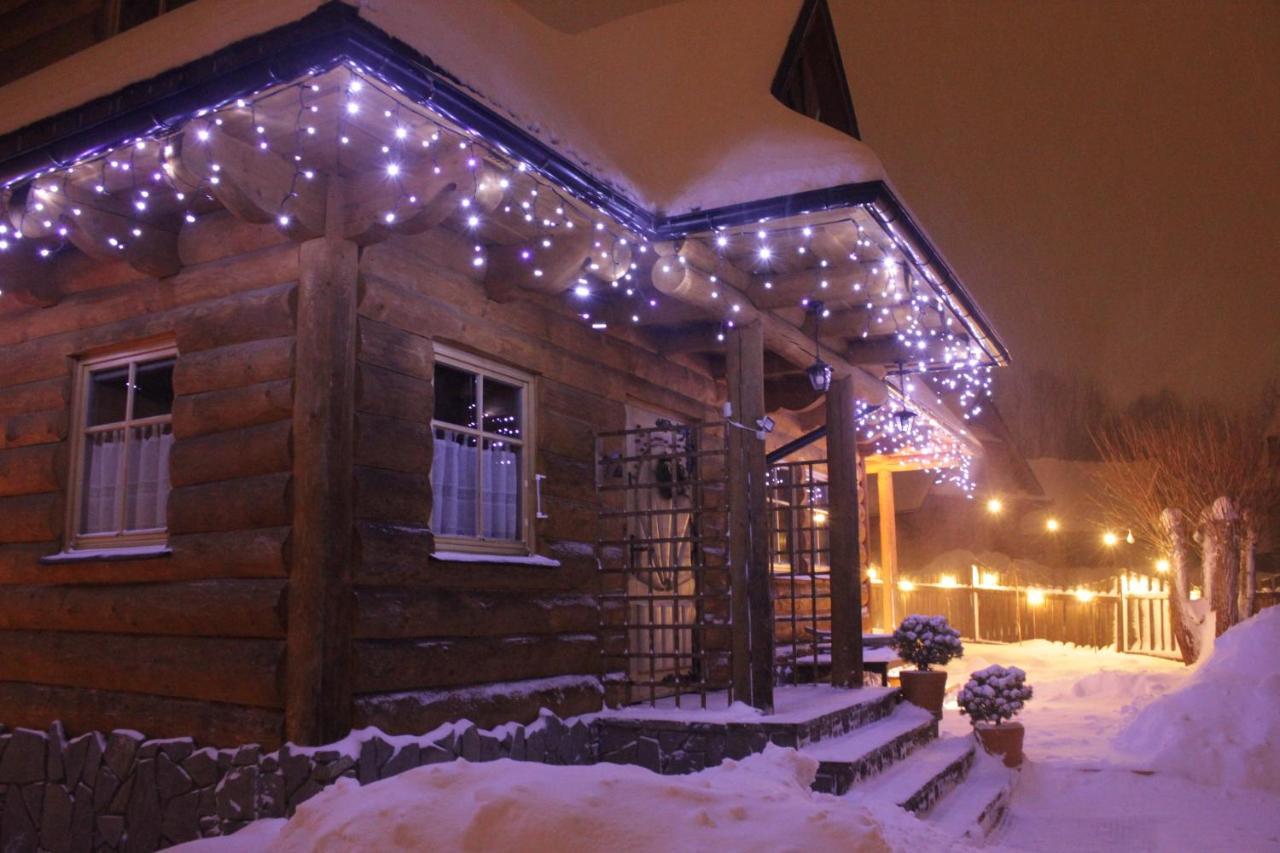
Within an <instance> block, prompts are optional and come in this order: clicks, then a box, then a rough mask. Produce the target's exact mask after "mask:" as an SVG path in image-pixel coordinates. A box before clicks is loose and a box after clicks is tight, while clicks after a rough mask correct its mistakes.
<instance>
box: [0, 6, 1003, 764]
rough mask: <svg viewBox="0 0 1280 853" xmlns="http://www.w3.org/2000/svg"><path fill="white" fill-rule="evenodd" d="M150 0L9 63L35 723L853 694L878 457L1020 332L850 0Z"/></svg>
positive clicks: (8, 646) (11, 478) (19, 576)
mask: <svg viewBox="0 0 1280 853" xmlns="http://www.w3.org/2000/svg"><path fill="white" fill-rule="evenodd" d="M28 5H30V4H28ZM107 6H108V7H111V8H114V9H115V11H116V14H117V16H118V14H119V8H118V7H119V4H118V3H116V4H107ZM178 6H180V7H181V8H174V9H173V11H166V9H167V8H169V7H178ZM154 11H162V12H165V14H161V15H159V16H157V17H154V19H153V20H150V21H147V22H146V23H142V24H140V25H138V26H134V27H132V28H128V29H127V31H122V32H119V34H117V35H114V36H112V37H111V38H108V39H106V40H104V41H101V42H100V43H97V44H80V43H76V44H75V46H74V48H73V49H74V52H72V53H70V55H67V56H65V57H64V58H61V59H59V60H58V61H56V62H54V63H53V64H50V65H48V66H46V67H43V68H40V69H39V70H34V71H32V72H31V73H29V74H26V75H25V76H22V77H20V78H18V79H16V80H13V81H11V82H8V83H7V84H6V85H4V86H3V87H0V184H2V185H3V188H4V190H3V198H2V203H3V208H4V209H3V219H2V222H3V224H0V585H3V592H2V593H0V648H2V649H3V653H2V654H0V721H3V722H4V723H5V724H6V725H10V726H13V725H24V726H36V727H44V726H47V725H48V724H49V722H50V721H52V720H54V719H59V720H62V721H64V723H65V725H66V727H67V729H68V730H69V731H72V732H76V731H87V730H92V729H98V730H108V729H111V728H115V727H128V728H133V729H138V730H141V731H143V732H146V733H147V734H148V735H151V736H154V737H165V736H193V737H195V738H196V739H197V741H199V742H202V743H209V744H215V745H219V746H228V745H234V744H239V743H246V742H257V743H261V744H264V745H267V746H268V747H270V746H273V745H277V744H279V743H281V742H284V741H286V740H287V741H292V742H296V743H320V742H325V741H328V740H332V739H335V738H338V737H341V736H342V735H344V734H345V733H346V732H347V731H349V730H350V729H351V728H352V727H354V726H367V725H376V726H379V727H381V728H382V729H384V730H386V731H389V732H421V731H426V730H427V729H429V728H430V727H432V726H433V725H435V724H437V723H438V722H440V721H443V720H450V719H457V718H460V717H464V716H466V717H470V718H471V719H473V720H476V721H477V722H481V723H487V724H493V723H497V722H501V721H504V720H518V721H523V720H528V719H530V718H532V717H533V716H535V715H536V713H537V710H538V709H539V708H540V707H548V708H551V709H552V710H554V711H555V712H557V713H559V714H561V715H571V714H578V713H584V712H589V711H593V710H596V709H598V708H600V707H601V705H602V703H604V702H610V703H619V702H628V701H644V700H648V701H653V700H654V699H655V698H656V697H659V696H668V695H670V694H672V693H674V694H675V695H676V697H677V699H678V698H679V696H680V694H681V693H689V694H695V695H696V696H697V697H698V698H699V700H700V701H706V698H707V697H708V696H710V695H724V696H728V697H730V698H736V699H741V700H743V701H746V702H749V703H751V704H754V705H756V706H758V707H761V708H768V707H770V705H771V703H772V693H773V688H774V685H775V684H780V683H783V682H784V681H785V680H787V679H793V678H798V677H800V675H799V673H800V672H801V670H805V669H806V667H807V669H808V670H809V677H811V678H818V679H824V680H828V679H829V680H830V681H831V682H832V683H834V684H836V685H840V686H847V687H856V686H858V685H860V684H861V677H862V675H861V671H862V663H863V661H862V647H861V636H862V620H863V610H864V608H863V606H862V604H861V602H860V599H861V598H862V596H861V595H860V593H859V589H860V586H861V583H860V581H861V580H862V578H863V567H865V566H866V565H867V563H868V560H867V555H866V546H867V529H866V527H867V524H866V519H867V512H866V497H867V482H868V479H867V478H868V476H869V475H870V476H874V477H876V478H877V480H878V482H879V485H878V490H879V497H880V505H881V507H882V508H883V507H885V506H886V505H887V506H889V507H892V472H894V471H906V470H927V471H930V472H933V473H934V474H935V476H936V477H938V478H940V479H942V480H945V481H947V482H949V483H954V484H956V485H954V486H953V488H961V489H962V488H964V487H965V485H966V484H967V481H968V478H969V476H970V475H971V471H972V464H973V462H974V460H975V457H976V456H977V455H978V454H979V452H980V448H979V446H978V443H977V442H976V441H975V440H974V438H973V436H972V434H971V433H970V431H969V429H968V428H967V426H966V424H967V418H968V417H969V416H970V415H971V414H972V413H973V412H974V411H975V410H977V409H979V408H980V407H981V405H982V402H983V400H984V399H985V397H986V394H987V393H988V389H989V383H990V373H991V371H992V369H993V368H995V367H998V366H1000V365H1003V364H1004V363H1005V362H1006V361H1007V357H1008V356H1007V352H1006V350H1005V348H1004V346H1003V344H1002V343H1001V342H1000V339H999V337H998V335H997V334H996V332H995V331H994V330H993V328H992V327H991V324H990V323H989V322H988V321H987V320H986V318H985V317H984V316H983V314H982V312H981V310H980V309H979V307H978V306H977V304H976V303H975V301H974V299H973V297H972V296H971V295H970V293H969V292H968V290H966V288H965V287H964V285H963V284H962V283H961V281H960V280H959V278H958V277H957V275H956V273H955V272H954V270H953V269H952V268H951V267H950V266H948V264H947V263H946V261H945V260H944V258H943V257H942V255H941V254H940V252H939V250H938V248H937V247H936V246H935V245H934V244H933V243H932V242H931V241H930V240H929V238H928V236H927V235H926V234H925V232H924V230H923V229H922V228H921V226H920V225H919V223H918V222H917V221H916V220H915V219H914V218H913V217H912V215H911V213H910V212H909V210H908V208H907V207H906V205H905V204H904V203H903V201H902V199H901V198H900V197H899V195H898V194H897V193H896V192H895V190H894V189H893V187H892V184H891V183H890V182H889V181H888V178H887V176H886V175H885V173H884V169H883V167H882V166H881V164H880V161H879V160H878V159H877V157H876V155H875V154H874V153H873V152H872V151H871V150H870V148H869V147H868V146H866V145H865V144H864V143H863V142H862V141H861V140H860V138H859V129H858V125H857V122H856V118H855V114H854V108H853V101H852V98H851V95H850V91H849V86H848V84H847V82H846V80H845V74H844V70H843V67H842V65H841V61H840V54H839V47H838V45H837V44H836V42H835V36H834V29H833V27H832V23H831V18H830V12H829V11H828V9H827V7H826V4H825V3H824V2H822V0H803V2H802V0H794V2H773V0H758V1H757V2H752V3H751V9H750V10H749V13H746V12H743V11H742V10H741V4H739V3H737V2H734V3H730V2H728V0H715V2H708V3H675V4H669V5H665V6H660V7H658V8H655V9H650V10H648V11H644V12H641V13H637V14H634V15H631V16H628V17H626V18H623V19H620V20H616V21H611V22H606V23H604V24H600V25H598V26H594V27H590V28H588V29H585V30H582V31H580V32H565V31H562V30H560V29H557V28H555V27H552V26H549V25H548V24H545V23H543V22H542V21H540V20H539V19H537V18H536V17H534V16H533V15H532V14H530V13H529V12H528V11H526V9H525V8H524V7H523V6H517V5H511V4H508V3H502V2H498V0H484V2H474V3H467V4H458V3H449V2H439V0H422V2H414V3H409V2H404V3H352V2H317V0H281V2H276V3H271V4H264V3H258V2H252V1H251V0H197V2H193V3H187V4H182V3H170V4H168V7H166V5H165V4H160V5H158V6H157V8H156V10H154ZM144 17H146V16H144ZM115 29H117V30H125V29H126V28H124V27H121V26H120V25H119V22H118V21H117V23H116V26H115ZM113 31H114V30H113ZM886 502H887V503H886ZM887 512H888V515H889V518H890V523H891V519H892V515H893V513H892V510H891V509H890V510H888V511H887ZM883 515H884V512H883V511H882V518H883ZM883 524H884V522H883V521H882V535H885V536H891V535H892V532H891V530H890V531H888V532H886V531H885V529H884V528H883ZM890 580H892V579H890ZM867 606H868V607H869V608H871V609H873V610H874V608H876V607H879V606H881V605H880V604H879V603H877V602H870V603H868V604H867ZM823 637H828V638H829V639H828V640H825V641H824V640H822V639H821V638H823ZM717 691H719V692H718V693H717Z"/></svg>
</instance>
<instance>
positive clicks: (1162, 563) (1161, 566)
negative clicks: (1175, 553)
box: [1156, 557, 1169, 575]
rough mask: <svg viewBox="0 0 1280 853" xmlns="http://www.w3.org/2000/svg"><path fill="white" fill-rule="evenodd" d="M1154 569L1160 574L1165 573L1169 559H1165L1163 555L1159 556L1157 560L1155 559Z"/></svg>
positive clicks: (1167, 570)
mask: <svg viewBox="0 0 1280 853" xmlns="http://www.w3.org/2000/svg"><path fill="white" fill-rule="evenodd" d="M1156 571H1157V572H1159V573H1160V574H1162V575H1163V574H1167V573H1168V572H1169V561H1168V560H1166V559H1165V558H1164V557H1161V558H1160V559H1159V560H1156Z"/></svg>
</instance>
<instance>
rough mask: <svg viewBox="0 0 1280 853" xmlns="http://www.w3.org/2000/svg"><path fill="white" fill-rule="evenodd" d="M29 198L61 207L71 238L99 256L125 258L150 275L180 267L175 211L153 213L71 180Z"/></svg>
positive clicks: (167, 273) (48, 206)
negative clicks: (64, 186) (60, 189)
mask: <svg viewBox="0 0 1280 853" xmlns="http://www.w3.org/2000/svg"><path fill="white" fill-rule="evenodd" d="M31 199H32V200H35V201H37V202H39V201H43V203H44V204H45V208H46V209H47V210H48V209H52V210H55V211H57V213H58V216H59V218H60V220H61V221H62V222H63V223H64V224H65V225H66V226H67V227H68V229H69V234H68V239H70V241H71V243H72V244H73V245H74V246H75V247H76V248H77V249H79V250H80V251H82V252H84V253H85V254H86V255H88V256H89V257H91V258H94V259H95V260H100V261H120V260H124V261H125V262H126V263H128V264H129V265H130V266H132V267H133V268H134V269H136V270H138V271H139V272H141V273H144V274H146V275H153V276H156V277H157V278H164V277H167V276H171V275H174V274H176V273H177V272H178V270H180V269H182V261H181V260H180V259H179V257H178V231H179V230H180V229H181V225H180V221H179V219H178V217H177V216H176V215H175V214H172V213H168V214H159V215H153V214H149V213H147V212H146V211H141V210H138V209H136V208H133V207H131V202H128V201H125V200H123V199H120V198H117V197H115V196H111V195H106V194H91V193H86V192H85V191H84V190H82V189H80V188H78V187H76V186H74V185H70V184H68V185H67V187H66V188H65V189H63V190H62V191H60V192H51V193H45V192H42V191H41V190H39V189H37V190H35V191H34V192H33V193H32V195H31Z"/></svg>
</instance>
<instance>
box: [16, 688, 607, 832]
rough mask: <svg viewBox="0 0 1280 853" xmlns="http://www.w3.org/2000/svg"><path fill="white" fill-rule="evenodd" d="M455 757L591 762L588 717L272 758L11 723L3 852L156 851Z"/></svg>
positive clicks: (355, 741) (371, 739)
mask: <svg viewBox="0 0 1280 853" xmlns="http://www.w3.org/2000/svg"><path fill="white" fill-rule="evenodd" d="M457 758H464V759H466V760H468V761H493V760H496V759H499V758H512V759H515V760H519V761H537V762H542V763H546V764H591V763H594V762H595V761H596V759H597V750H596V736H595V732H594V731H593V728H592V726H591V724H590V723H588V722H585V721H581V720H579V721H570V722H567V723H566V722H565V721H563V720H561V719H560V718H559V717H557V716H555V715H554V714H552V713H550V712H549V711H544V712H543V713H542V715H541V716H540V717H539V719H538V720H537V721H535V722H533V723H530V724H529V725H527V726H526V725H518V724H509V725H506V726H501V727H499V728H497V729H493V730H483V729H480V728H478V727H476V726H474V725H472V724H471V723H468V722H465V721H464V722H461V723H455V724H450V725H446V726H441V727H440V728H438V729H436V730H435V731H433V732H431V733H429V734H426V735H422V736H420V737H417V736H404V735H384V734H383V733H382V732H380V731H379V730H377V729H362V730H359V731H355V732H352V733H351V735H350V736H348V737H347V738H346V739H345V740H342V741H340V742H338V743H335V744H331V745H328V746H324V747H318V748H301V747H294V746H291V745H288V744H286V745H285V746H284V747H282V748H281V749H280V750H278V751H276V752H271V753H263V752H262V750H261V748H259V747H258V746H256V745H249V746H241V747H237V748H235V749H213V748H209V747H206V748H202V749H196V748H195V744H194V743H193V742H192V741H191V740H190V739H189V738H180V739H172V740H147V739H146V738H144V737H143V735H141V734H139V733H138V732H133V731H124V730H120V731H114V732H111V733H110V734H107V735H103V734H101V733H99V732H90V733H88V734H84V735H80V736H79V737H75V738H71V739H70V740H68V739H67V737H66V735H65V733H64V731H63V728H62V725H61V724H60V723H54V724H53V725H52V726H50V727H49V730H48V731H43V732H42V731H36V730H33V729H16V730H14V731H12V732H2V733H0V851H3V853H25V851H37V850H47V851H51V853H72V851H75V853H79V851H91V850H92V851H99V850H120V851H130V852H131V853H132V851H139V853H141V851H151V850H156V849H158V848H161V847H166V846H168V845H171V844H177V843H179V842H183V841H191V840H193V839H196V838H201V837H208V836H214V835H225V834H227V833H231V832H234V831H235V830H237V829H239V828H240V827H242V826H244V825H245V824H246V823H248V822H249V821H251V820H255V819H257V818H267V817H286V816H288V815H291V814H293V811H294V809H296V808H297V807H298V804H299V803H301V802H303V801H305V800H306V799H307V798H309V797H311V796H313V795H315V794H316V793H318V792H319V791H321V790H322V789H323V788H324V787H325V786H326V785H329V784H331V783H333V782H334V780H336V779H338V778H339V777H342V776H347V777H351V778H354V779H357V780H359V782H360V784H362V785H364V784H368V783H369V782H374V781H376V780H378V779H385V778H387V777H389V776H395V775H396V774H398V773H403V772H404V771H406V770H409V769H412V768H414V767H419V766H421V765H424V764H437V763H441V762H446V761H453V760H455V759H457Z"/></svg>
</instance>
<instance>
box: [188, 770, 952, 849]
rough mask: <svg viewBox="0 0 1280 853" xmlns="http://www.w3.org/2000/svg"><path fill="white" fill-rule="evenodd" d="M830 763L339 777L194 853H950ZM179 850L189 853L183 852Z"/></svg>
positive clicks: (926, 829)
mask: <svg viewBox="0 0 1280 853" xmlns="http://www.w3.org/2000/svg"><path fill="white" fill-rule="evenodd" d="M817 767H818V765H817V761H815V760H814V759H812V758H809V757H807V756H804V755H801V754H800V753H798V752H796V751H795V750H791V749H781V748H778V747H773V746H770V747H769V748H768V749H767V750H766V751H765V752H764V753H763V754H761V755H756V756H752V757H751V758H748V759H745V760H744V761H740V762H734V761H726V762H725V763H724V764H722V765H720V766H719V767H715V768H712V769H710V770H705V771H703V772H701V773H696V774H692V775H689V776H659V775H657V774H655V773H650V772H649V771H647V770H644V769H642V768H639V767H631V766H621V765H614V764H597V765H593V766H588V767H549V766H547V765H544V764H533V763H526V762H519V761H510V760H507V759H503V760H501V761H493V762H488V763H484V764H471V763H468V762H465V761H456V762H453V763H451V764H435V765H429V766H426V767H419V768H417V769H416V770H410V771H409V772H407V773H404V774H401V775H399V776H396V777H393V778H391V779H385V780H383V781H381V782H375V783H373V784H371V785H366V786H365V787H363V788H362V787H359V786H358V785H357V784H356V783H355V781H354V780H347V779H344V780H340V781H339V782H338V784H336V785H334V786H332V787H330V788H327V789H325V790H324V791H322V792H321V793H319V794H317V795H316V796H315V797H313V798H311V799H310V800H308V801H307V802H306V803H304V804H303V805H302V806H301V807H299V809H298V812H297V814H296V815H294V817H293V818H292V819H290V820H289V821H287V822H286V821H283V820H271V821H259V822H257V823H255V824H252V825H250V826H248V827H246V828H245V829H244V830H242V831H241V832H239V833H236V834H235V835H232V836H228V837H226V838H220V839H209V840H205V841H198V842H194V843H192V844H189V845H185V846H183V847H182V848H180V849H183V850H200V851H214V850H222V851H230V850H246V851H247V850H255V851H257V850H262V851H281V852H282V853H283V851H299V853H301V851H312V850H326V851H341V850H428V849H429V850H462V851H494V850H530V851H541V850H548V851H551V850H554V851H557V853H573V851H599V850H610V851H669V850H675V849H679V850H705V851H715V853H723V851H726V850H733V851H753V850H754V851H777V850H797V851H798V850H841V851H860V853H861V851H865V853H873V851H875V852H876V853H878V852H879V851H896V850H938V849H943V848H944V847H945V846H946V841H945V840H944V839H941V838H939V837H937V836H936V835H935V834H934V832H933V830H931V829H930V828H929V827H928V826H926V825H924V824H922V823H921V822H920V821H918V820H916V819H915V818H914V817H911V816H910V815H908V814H907V813H906V812H904V811H902V810H900V809H898V808H897V807H896V806H887V807H885V808H883V809H877V811H875V812H872V811H870V810H869V809H867V808H863V807H859V806H856V805H854V804H852V803H850V802H848V801H847V800H843V801H842V800H839V799H837V798H835V797H831V796H828V795H825V794H814V793H812V792H811V791H810V790H809V785H810V784H811V783H812V781H813V777H814V775H815V773H816V772H817ZM175 849H179V848H175Z"/></svg>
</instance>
